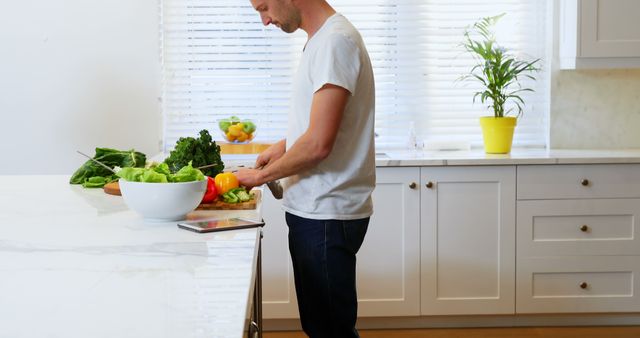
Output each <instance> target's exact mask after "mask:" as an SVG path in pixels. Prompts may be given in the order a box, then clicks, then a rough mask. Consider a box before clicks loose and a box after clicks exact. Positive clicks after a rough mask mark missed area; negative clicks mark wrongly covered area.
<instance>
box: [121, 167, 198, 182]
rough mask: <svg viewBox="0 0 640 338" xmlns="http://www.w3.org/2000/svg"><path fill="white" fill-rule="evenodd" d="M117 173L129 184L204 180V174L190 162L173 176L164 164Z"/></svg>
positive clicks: (125, 169)
mask: <svg viewBox="0 0 640 338" xmlns="http://www.w3.org/2000/svg"><path fill="white" fill-rule="evenodd" d="M117 173H118V174H117V175H118V177H120V178H122V179H124V180H127V181H129V182H145V183H173V182H192V181H203V180H205V176H204V174H203V173H202V172H201V171H200V170H198V169H196V168H194V167H193V166H192V165H191V162H189V164H188V165H186V166H184V167H183V168H181V169H180V170H178V172H177V173H175V174H172V173H170V172H169V171H168V169H167V165H166V164H164V163H163V164H160V165H157V166H151V167H149V168H122V169H120V170H119V171H118V172H117Z"/></svg>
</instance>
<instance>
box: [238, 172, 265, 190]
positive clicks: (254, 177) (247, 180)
mask: <svg viewBox="0 0 640 338" xmlns="http://www.w3.org/2000/svg"><path fill="white" fill-rule="evenodd" d="M235 175H236V177H237V178H238V182H239V183H240V185H242V186H245V187H246V188H247V190H251V188H253V187H257V186H259V185H263V184H264V183H265V181H263V180H262V175H261V171H260V170H258V169H241V170H238V172H236V173H235Z"/></svg>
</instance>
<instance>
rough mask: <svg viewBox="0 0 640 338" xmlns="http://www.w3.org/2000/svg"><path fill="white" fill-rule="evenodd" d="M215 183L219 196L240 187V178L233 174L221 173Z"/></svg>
mask: <svg viewBox="0 0 640 338" xmlns="http://www.w3.org/2000/svg"><path fill="white" fill-rule="evenodd" d="M215 181H216V189H217V190H218V195H222V194H224V193H225V192H227V191H229V190H231V189H234V188H237V187H239V186H240V182H238V178H237V177H236V175H234V174H233V173H220V174H218V175H216V177H215Z"/></svg>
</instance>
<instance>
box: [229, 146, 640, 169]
mask: <svg viewBox="0 0 640 338" xmlns="http://www.w3.org/2000/svg"><path fill="white" fill-rule="evenodd" d="M257 156H258V155H257V154H247V155H223V156H222V160H223V162H224V163H225V165H226V166H227V167H230V166H238V165H244V166H249V167H250V166H253V164H254V162H255V159H256V157H257ZM597 163H640V149H629V150H618V149H616V150H571V149H555V150H545V149H512V151H511V153H510V154H487V153H485V152H484V150H483V149H477V150H459V151H411V150H404V149H377V150H376V166H377V167H422V166H447V165H450V166H469V165H517V164H597Z"/></svg>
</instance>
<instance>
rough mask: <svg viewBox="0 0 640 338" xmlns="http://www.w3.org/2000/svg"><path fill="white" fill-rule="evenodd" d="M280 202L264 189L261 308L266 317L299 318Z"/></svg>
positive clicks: (285, 224) (286, 231) (286, 229)
mask: <svg viewBox="0 0 640 338" xmlns="http://www.w3.org/2000/svg"><path fill="white" fill-rule="evenodd" d="M281 205H282V203H281V201H279V200H276V199H275V198H274V197H273V195H272V194H271V192H270V191H269V189H266V188H265V189H264V191H263V194H262V204H261V206H260V208H261V212H262V218H263V219H264V222H265V226H264V229H263V234H264V238H263V239H262V306H263V317H264V318H298V303H297V301H296V293H295V285H294V283H293V269H292V267H291V258H290V257H289V244H288V240H287V234H288V232H289V229H288V228H287V223H286V222H285V219H284V211H283V210H282V208H281Z"/></svg>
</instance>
